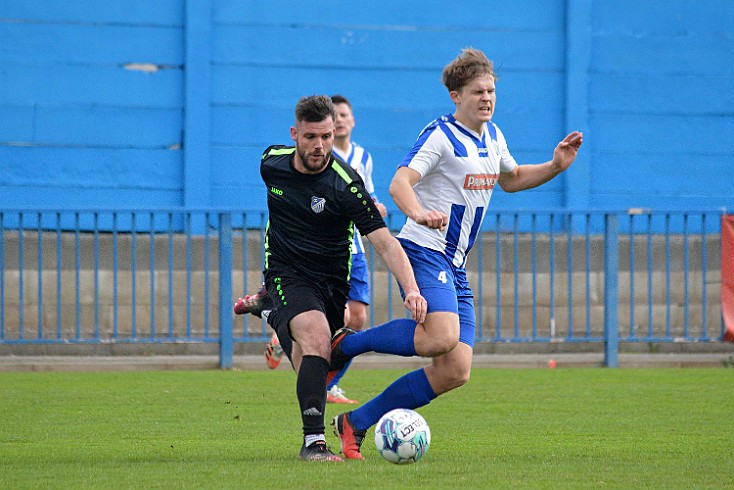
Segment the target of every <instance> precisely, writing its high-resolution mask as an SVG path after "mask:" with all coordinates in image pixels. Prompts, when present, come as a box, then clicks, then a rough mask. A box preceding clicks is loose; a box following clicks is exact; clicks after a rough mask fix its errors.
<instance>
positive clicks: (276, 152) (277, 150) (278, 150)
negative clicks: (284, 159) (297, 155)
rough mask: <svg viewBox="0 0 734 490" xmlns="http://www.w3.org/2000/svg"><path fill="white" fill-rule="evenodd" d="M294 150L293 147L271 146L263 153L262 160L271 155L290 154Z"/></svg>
mask: <svg viewBox="0 0 734 490" xmlns="http://www.w3.org/2000/svg"><path fill="white" fill-rule="evenodd" d="M295 151H296V149H295V148H273V149H272V150H270V151H269V152H267V153H266V154H264V155H263V160H264V159H265V158H266V157H269V156H272V155H290V154H291V153H294V152H295Z"/></svg>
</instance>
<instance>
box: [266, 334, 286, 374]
mask: <svg viewBox="0 0 734 490" xmlns="http://www.w3.org/2000/svg"><path fill="white" fill-rule="evenodd" d="M283 354H284V352H283V348H282V347H281V346H280V341H279V340H278V335H277V334H273V336H272V337H270V342H268V345H267V346H265V363H266V364H267V365H268V367H269V368H270V369H277V367H278V366H280V361H282V360H283Z"/></svg>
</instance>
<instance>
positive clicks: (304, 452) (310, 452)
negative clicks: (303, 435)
mask: <svg viewBox="0 0 734 490" xmlns="http://www.w3.org/2000/svg"><path fill="white" fill-rule="evenodd" d="M298 457H299V458H300V459H302V460H304V461H333V462H336V463H341V462H343V461H344V460H343V459H342V458H340V457H339V456H337V455H336V454H334V453H332V452H331V450H330V449H329V448H328V446H327V445H326V442H324V441H316V442H314V443H313V444H311V445H310V446H306V444H305V443H304V444H303V446H301V452H300V453H299V454H298Z"/></svg>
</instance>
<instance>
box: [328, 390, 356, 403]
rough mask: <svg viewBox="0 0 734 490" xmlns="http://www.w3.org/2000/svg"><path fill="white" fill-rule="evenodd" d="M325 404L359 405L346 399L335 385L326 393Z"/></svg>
mask: <svg viewBox="0 0 734 490" xmlns="http://www.w3.org/2000/svg"><path fill="white" fill-rule="evenodd" d="M326 402H327V403H347V404H352V405H355V404H357V403H359V402H358V401H357V400H352V399H350V398H347V396H346V395H345V394H344V391H343V390H342V389H341V388H339V387H338V386H337V385H334V386H332V387H331V388H330V389H329V391H327V392H326Z"/></svg>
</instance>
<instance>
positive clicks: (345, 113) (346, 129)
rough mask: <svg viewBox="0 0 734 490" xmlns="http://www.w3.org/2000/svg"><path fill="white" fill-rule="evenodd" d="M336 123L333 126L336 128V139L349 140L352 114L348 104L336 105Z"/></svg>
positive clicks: (352, 122)
mask: <svg viewBox="0 0 734 490" xmlns="http://www.w3.org/2000/svg"><path fill="white" fill-rule="evenodd" d="M334 108H335V109H336V121H334V126H335V128H336V137H337V138H349V137H350V135H351V134H352V129H354V114H352V109H351V107H349V105H348V104H344V103H342V104H336V105H335V106H334Z"/></svg>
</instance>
